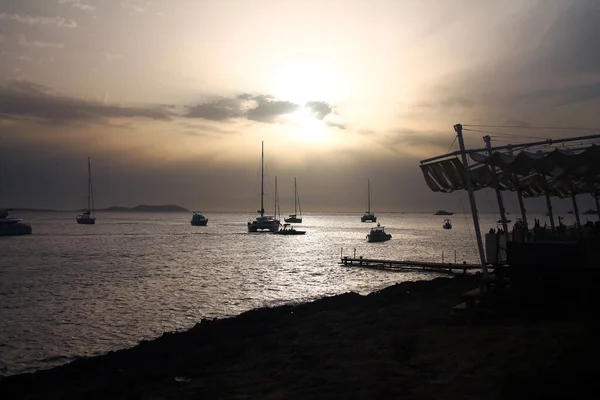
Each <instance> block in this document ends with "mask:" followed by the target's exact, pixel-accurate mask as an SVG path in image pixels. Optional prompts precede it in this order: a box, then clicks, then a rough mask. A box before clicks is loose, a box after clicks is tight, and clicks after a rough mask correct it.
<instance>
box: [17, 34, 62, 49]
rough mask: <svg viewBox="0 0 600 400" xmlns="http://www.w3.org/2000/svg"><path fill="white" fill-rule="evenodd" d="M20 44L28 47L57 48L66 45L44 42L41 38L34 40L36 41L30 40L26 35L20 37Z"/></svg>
mask: <svg viewBox="0 0 600 400" xmlns="http://www.w3.org/2000/svg"><path fill="white" fill-rule="evenodd" d="M19 44H20V45H21V46H26V47H40V48H55V49H62V48H63V47H65V44H64V43H53V42H42V41H39V40H34V41H31V42H30V41H28V40H27V39H26V38H25V36H20V37H19Z"/></svg>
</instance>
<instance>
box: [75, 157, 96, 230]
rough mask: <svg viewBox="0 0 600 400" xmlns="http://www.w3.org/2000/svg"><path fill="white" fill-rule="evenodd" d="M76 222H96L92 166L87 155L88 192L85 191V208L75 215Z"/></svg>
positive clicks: (88, 223) (90, 223)
mask: <svg viewBox="0 0 600 400" xmlns="http://www.w3.org/2000/svg"><path fill="white" fill-rule="evenodd" d="M76 219H77V223H78V224H86V225H92V224H95V223H96V215H95V213H94V194H93V191H92V167H91V164H90V158H89V157H88V193H87V208H86V209H85V211H83V212H82V213H81V214H79V215H78V216H77V218H76Z"/></svg>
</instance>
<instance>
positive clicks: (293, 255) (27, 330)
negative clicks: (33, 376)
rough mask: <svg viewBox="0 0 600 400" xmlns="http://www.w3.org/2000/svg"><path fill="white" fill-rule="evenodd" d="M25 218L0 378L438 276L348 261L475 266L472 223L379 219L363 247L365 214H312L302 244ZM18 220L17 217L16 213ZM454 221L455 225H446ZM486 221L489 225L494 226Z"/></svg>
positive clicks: (2, 279) (237, 227) (169, 218)
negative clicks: (224, 320)
mask: <svg viewBox="0 0 600 400" xmlns="http://www.w3.org/2000/svg"><path fill="white" fill-rule="evenodd" d="M205 215H206V216H207V217H208V218H209V223H208V226H206V227H194V226H191V225H190V218H191V214H189V213H168V214H160V213H98V215H97V218H98V219H97V223H96V225H78V224H77V223H76V222H75V214H74V213H63V212H53V213H42V212H29V213H25V212H21V213H19V215H18V216H19V217H22V218H25V219H27V220H28V221H29V222H31V224H32V226H33V232H34V233H33V234H32V235H28V236H20V237H19V236H17V237H0V321H2V322H1V323H0V374H2V375H12V374H16V373H21V372H29V371H34V370H37V369H45V368H50V367H53V366H56V365H60V364H64V363H67V362H69V361H72V360H73V359H75V358H78V357H86V356H94V355H98V354H103V353H106V352H108V351H110V350H117V349H123V348H128V347H132V346H134V345H136V344H137V343H138V342H139V341H141V340H144V339H153V338H156V337H158V336H160V335H161V334H162V333H163V332H168V331H177V330H185V329H188V328H190V327H192V326H193V325H194V324H195V323H196V322H198V321H200V319H202V318H213V317H225V316H231V315H236V314H239V313H241V312H243V311H246V310H249V309H252V308H257V307H262V306H273V305H279V304H283V303H294V302H303V301H307V300H313V299H317V298H320V297H323V296H328V295H334V294H339V293H344V292H349V291H355V292H359V293H363V294H366V293H369V292H371V291H373V290H377V289H380V288H382V287H386V286H389V285H391V284H394V283H396V282H402V281H409V280H422V279H432V278H434V277H436V275H435V274H431V273H426V274H421V273H398V272H384V271H376V270H368V269H360V268H349V267H343V266H340V265H339V264H338V262H339V259H340V253H341V251H342V250H343V253H344V254H345V255H350V256H351V255H353V253H354V249H356V255H357V256H358V255H362V256H365V257H377V258H384V259H385V258H389V259H405V260H425V261H438V262H439V261H441V259H442V252H444V255H445V257H446V261H454V251H455V250H456V254H457V260H458V261H459V262H461V261H463V260H464V261H467V262H477V259H478V258H477V253H476V248H477V247H476V242H475V237H474V233H473V227H472V224H471V223H470V218H466V216H465V215H463V214H455V215H453V216H452V217H443V216H434V215H426V214H393V213H390V214H382V213H378V214H377V216H378V218H379V221H380V222H381V224H382V225H384V226H385V228H386V231H387V232H388V233H391V234H392V235H393V238H392V240H390V241H388V242H384V243H367V241H366V238H365V236H366V234H367V233H368V232H369V229H370V227H372V226H374V224H369V223H361V222H360V214H354V215H352V214H350V215H349V214H305V215H304V223H303V224H296V228H297V229H302V230H306V231H307V233H306V235H304V236H280V235H272V234H268V233H262V234H261V233H258V234H249V233H247V229H246V222H247V221H248V220H250V219H251V218H253V217H254V215H251V214H235V213H222V214H209V213H207V214H205ZM15 216H17V215H15ZM444 218H452V223H453V225H454V229H452V230H444V229H442V222H443V220H444ZM496 218H497V217H495V216H493V215H487V216H486V215H483V216H482V229H483V230H484V232H485V231H487V230H489V228H490V227H492V226H494V227H495V226H496V224H495V219H496Z"/></svg>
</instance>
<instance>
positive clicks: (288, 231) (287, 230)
mask: <svg viewBox="0 0 600 400" xmlns="http://www.w3.org/2000/svg"><path fill="white" fill-rule="evenodd" d="M273 233H275V234H277V235H304V234H305V233H306V231H297V230H296V229H294V227H293V226H291V225H290V224H283V228H281V229H280V230H278V231H277V232H273Z"/></svg>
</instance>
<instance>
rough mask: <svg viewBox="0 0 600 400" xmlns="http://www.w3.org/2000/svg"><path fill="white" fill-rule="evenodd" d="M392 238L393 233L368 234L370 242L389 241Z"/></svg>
mask: <svg viewBox="0 0 600 400" xmlns="http://www.w3.org/2000/svg"><path fill="white" fill-rule="evenodd" d="M391 238H392V235H390V234H389V233H388V234H386V235H373V236H371V235H367V241H369V242H370V243H375V242H387V241H388V240H390V239H391Z"/></svg>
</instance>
